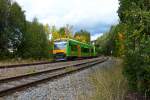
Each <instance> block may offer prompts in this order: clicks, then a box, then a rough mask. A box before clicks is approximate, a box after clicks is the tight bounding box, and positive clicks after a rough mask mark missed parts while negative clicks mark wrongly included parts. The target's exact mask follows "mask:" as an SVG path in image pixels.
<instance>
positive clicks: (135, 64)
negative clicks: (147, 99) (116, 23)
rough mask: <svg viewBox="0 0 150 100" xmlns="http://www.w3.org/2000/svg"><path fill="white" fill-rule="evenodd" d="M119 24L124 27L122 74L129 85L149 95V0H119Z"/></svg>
mask: <svg viewBox="0 0 150 100" xmlns="http://www.w3.org/2000/svg"><path fill="white" fill-rule="evenodd" d="M119 1H120V8H119V10H118V15H119V18H120V24H123V25H124V26H125V27H126V31H124V33H125V36H126V39H125V59H124V62H125V67H124V71H123V73H124V75H125V76H126V77H127V79H128V81H129V87H130V89H132V90H137V91H140V92H143V93H146V94H149V95H150V91H149V90H150V86H149V84H150V67H149V65H150V52H149V50H150V33H149V30H148V29H149V28H150V21H149V20H150V12H149V11H150V6H149V4H150V1H149V0H119Z"/></svg>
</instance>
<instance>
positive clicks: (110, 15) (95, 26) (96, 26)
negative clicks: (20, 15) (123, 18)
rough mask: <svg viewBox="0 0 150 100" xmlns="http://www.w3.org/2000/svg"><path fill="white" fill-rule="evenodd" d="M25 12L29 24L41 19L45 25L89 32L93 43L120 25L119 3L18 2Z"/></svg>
mask: <svg viewBox="0 0 150 100" xmlns="http://www.w3.org/2000/svg"><path fill="white" fill-rule="evenodd" d="M15 1H17V2H18V3H19V4H20V5H21V6H22V8H23V10H25V14H26V18H27V20H29V21H31V20H32V19H33V18H34V17H37V18H38V19H39V21H40V22H41V23H43V24H49V25H50V26H52V25H55V26H56V27H58V28H59V27H62V26H65V25H66V24H69V25H72V26H73V31H78V30H80V29H85V30H87V31H89V32H91V35H92V40H94V39H96V38H97V37H98V36H100V35H101V34H102V33H104V32H106V31H108V30H109V28H110V26H111V25H114V24H117V23H118V19H119V18H118V15H117V10H118V7H119V3H118V0H15Z"/></svg>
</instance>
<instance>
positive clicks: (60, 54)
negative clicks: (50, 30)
mask: <svg viewBox="0 0 150 100" xmlns="http://www.w3.org/2000/svg"><path fill="white" fill-rule="evenodd" d="M66 48H67V41H65V40H59V41H54V49H53V55H54V59H55V60H56V61H60V60H66Z"/></svg>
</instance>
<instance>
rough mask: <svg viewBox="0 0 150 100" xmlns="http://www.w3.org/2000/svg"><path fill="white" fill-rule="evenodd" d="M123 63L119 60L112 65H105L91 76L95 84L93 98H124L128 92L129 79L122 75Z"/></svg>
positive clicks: (107, 99) (104, 99)
mask: <svg viewBox="0 0 150 100" xmlns="http://www.w3.org/2000/svg"><path fill="white" fill-rule="evenodd" d="M122 68H123V65H122V64H121V63H120V62H119V63H118V62H117V63H116V64H114V65H113V66H112V67H108V68H107V67H106V66H105V67H104V68H102V69H100V70H97V71H96V72H94V73H93V74H92V75H91V76H90V82H91V84H92V86H94V90H95V92H94V95H93V97H92V98H91V100H124V99H125V94H126V92H127V80H126V79H125V78H124V76H123V75H122Z"/></svg>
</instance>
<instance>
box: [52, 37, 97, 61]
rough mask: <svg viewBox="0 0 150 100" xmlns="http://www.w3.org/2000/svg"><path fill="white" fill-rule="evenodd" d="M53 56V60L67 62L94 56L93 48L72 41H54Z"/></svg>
mask: <svg viewBox="0 0 150 100" xmlns="http://www.w3.org/2000/svg"><path fill="white" fill-rule="evenodd" d="M53 55H54V59H55V60H68V59H74V58H86V57H93V56H96V52H95V47H94V46H93V45H90V44H86V43H82V42H79V41H76V40H73V39H67V38H64V39H56V40H55V41H54V47H53Z"/></svg>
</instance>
